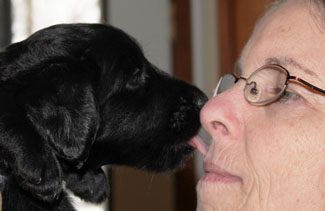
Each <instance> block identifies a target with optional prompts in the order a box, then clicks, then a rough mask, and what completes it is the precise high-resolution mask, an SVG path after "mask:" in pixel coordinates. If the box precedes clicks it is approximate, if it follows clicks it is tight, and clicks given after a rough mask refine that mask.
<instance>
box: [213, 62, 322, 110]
mask: <svg viewBox="0 0 325 211" xmlns="http://www.w3.org/2000/svg"><path fill="white" fill-rule="evenodd" d="M266 68H271V69H280V70H282V71H284V72H285V73H286V74H287V77H286V81H285V83H284V87H283V88H282V90H281V91H280V92H279V93H278V94H277V95H276V96H275V97H274V99H273V98H271V99H269V100H267V101H262V102H256V103H255V102H251V101H249V100H248V99H247V98H246V96H245V94H244V96H245V99H246V100H247V101H248V102H249V103H250V104H252V105H267V104H270V103H273V102H275V101H277V100H278V99H280V98H281V95H282V94H283V92H284V91H285V90H286V88H287V87H288V84H289V81H296V82H298V84H301V85H303V86H304V87H305V88H309V89H311V90H312V91H314V92H316V93H318V94H320V95H324V96H325V90H324V89H321V88H319V87H317V86H315V85H313V84H311V83H309V82H307V81H306V80H304V79H302V78H299V77H297V76H291V75H290V73H289V71H288V70H287V69H286V68H284V67H282V66H281V65H278V64H266V65H263V66H262V67H259V68H258V69H256V70H255V71H254V72H252V73H251V74H250V75H249V76H248V77H247V78H245V77H243V76H237V75H235V74H234V73H229V74H226V75H232V76H233V77H234V78H235V81H234V84H236V83H237V82H238V81H239V80H240V79H242V80H245V82H246V83H245V87H246V86H247V85H249V84H247V80H248V79H249V78H250V77H251V76H252V75H253V74H254V73H256V72H258V71H260V70H263V69H266ZM223 77H224V76H222V77H221V78H220V79H219V82H218V84H217V87H216V88H215V91H214V93H213V97H216V96H217V95H218V89H219V87H220V85H221V82H222V78H223ZM245 87H244V89H245Z"/></svg>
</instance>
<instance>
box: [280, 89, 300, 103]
mask: <svg viewBox="0 0 325 211" xmlns="http://www.w3.org/2000/svg"><path fill="white" fill-rule="evenodd" d="M298 99H300V95H298V94H296V93H294V92H290V91H287V90H285V91H284V92H283V93H282V94H281V96H280V98H279V100H278V102H280V103H286V102H288V101H296V100H298Z"/></svg>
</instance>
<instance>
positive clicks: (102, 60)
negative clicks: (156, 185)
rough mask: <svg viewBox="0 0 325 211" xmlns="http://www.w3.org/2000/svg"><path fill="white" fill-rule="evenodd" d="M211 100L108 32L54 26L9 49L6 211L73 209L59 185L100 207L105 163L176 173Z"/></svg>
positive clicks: (2, 82)
mask: <svg viewBox="0 0 325 211" xmlns="http://www.w3.org/2000/svg"><path fill="white" fill-rule="evenodd" d="M206 100H207V99H206V96H205V95H204V94H203V93H202V92H201V91H200V90H198V89H197V88H195V87H193V86H191V85H189V84H187V83H185V82H183V81H180V80H177V79H175V78H171V77H170V76H168V75H167V74H165V73H163V72H162V71H160V70H158V69H157V68H156V67H155V66H153V65H152V64H151V63H150V62H148V61H147V60H146V58H145V57H144V55H143V53H142V51H141V49H140V48H139V46H138V45H137V44H136V42H135V41H134V40H133V39H132V38H130V37H129V36H128V35H127V34H125V33H124V32H122V31H121V30H119V29H116V28H114V27H111V26H105V25H100V24H63V25H56V26H52V27H49V28H46V29H43V30H41V31H39V32H37V33H35V34H33V35H32V36H30V37H29V38H28V39H26V40H24V41H22V42H19V43H16V44H13V45H11V46H9V47H8V48H7V49H6V50H5V51H4V52H2V53H1V54H0V154H1V157H0V174H1V176H0V177H1V181H2V184H4V185H5V186H4V190H3V210H4V211H7V210H19V211H24V210H34V211H37V210H65V211H69V210H74V209H73V207H72V206H71V204H70V203H69V200H68V197H66V193H65V192H64V191H63V184H65V186H66V187H67V188H68V189H70V190H71V191H72V192H74V193H75V194H76V195H78V196H79V197H81V198H83V199H85V200H87V201H91V202H100V201H102V200H104V199H105V198H106V197H107V190H106V189H105V188H104V187H105V186H107V185H106V179H105V175H104V173H103V171H102V170H101V168H100V167H101V166H102V165H107V164H119V165H129V166H134V167H137V168H140V169H145V170H154V171H165V170H170V169H174V168H175V167H177V166H178V165H179V164H181V163H182V162H183V161H184V159H185V158H186V157H188V155H189V154H191V152H192V151H193V148H192V147H191V146H190V145H189V144H188V141H189V140H190V139H191V138H192V137H193V136H195V135H196V134H197V132H198V129H199V127H200V123H199V110H200V108H201V107H202V105H203V104H204V102H205V101H206ZM63 181H64V182H63ZM0 186H1V185H0Z"/></svg>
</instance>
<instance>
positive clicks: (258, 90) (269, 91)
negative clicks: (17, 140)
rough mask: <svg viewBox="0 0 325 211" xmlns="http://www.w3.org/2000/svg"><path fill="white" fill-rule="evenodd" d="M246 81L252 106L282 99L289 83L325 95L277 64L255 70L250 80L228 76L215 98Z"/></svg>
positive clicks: (217, 90)
mask: <svg viewBox="0 0 325 211" xmlns="http://www.w3.org/2000/svg"><path fill="white" fill-rule="evenodd" d="M240 79H243V80H245V81H246V84H245V87H244V96H245V99H246V100H247V101H248V102H249V103H250V104H252V105H267V104H270V103H272V102H274V101H276V100H278V99H279V98H281V97H282V95H283V93H284V91H285V90H286V88H287V86H288V83H289V82H290V81H293V82H295V83H299V84H301V85H303V86H304V87H305V88H307V89H310V90H311V91H314V92H316V93H318V94H321V95H325V90H323V89H321V88H318V87H316V86H314V85H312V84H310V83H309V82H307V81H305V80H303V79H301V78H298V77H296V76H291V75H290V74H289V72H288V70H286V69H285V68H284V67H282V66H280V65H277V64H267V65H264V66H262V67H260V68H258V69H257V70H255V71H254V72H253V73H252V74H251V75H250V76H249V77H248V78H244V77H241V76H240V77H238V76H236V75H234V74H227V75H224V76H223V77H221V78H220V80H219V82H218V85H217V87H216V89H215V91H214V94H213V97H215V96H217V95H218V94H220V93H222V92H224V91H226V90H227V89H229V88H231V87H232V86H233V85H234V84H235V83H237V81H238V80H240Z"/></svg>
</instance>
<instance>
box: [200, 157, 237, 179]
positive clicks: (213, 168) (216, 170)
mask: <svg viewBox="0 0 325 211" xmlns="http://www.w3.org/2000/svg"><path fill="white" fill-rule="evenodd" d="M204 172H205V173H204V176H203V177H202V179H201V180H202V181H205V182H214V183H224V184H227V183H237V182H242V179H241V178H240V177H239V176H236V175H232V174H231V173H229V172H227V171H225V170H223V169H221V168H220V167H219V166H217V165H215V164H212V163H209V162H205V163H204Z"/></svg>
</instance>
